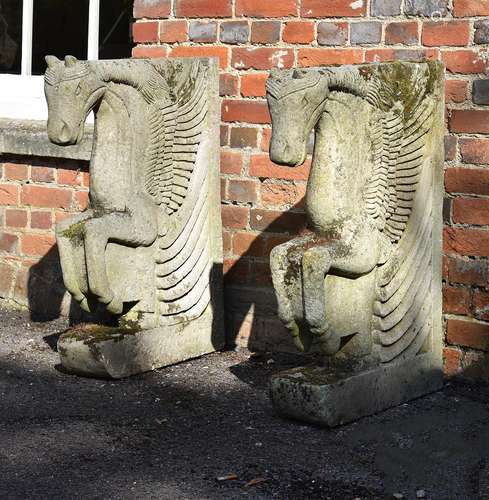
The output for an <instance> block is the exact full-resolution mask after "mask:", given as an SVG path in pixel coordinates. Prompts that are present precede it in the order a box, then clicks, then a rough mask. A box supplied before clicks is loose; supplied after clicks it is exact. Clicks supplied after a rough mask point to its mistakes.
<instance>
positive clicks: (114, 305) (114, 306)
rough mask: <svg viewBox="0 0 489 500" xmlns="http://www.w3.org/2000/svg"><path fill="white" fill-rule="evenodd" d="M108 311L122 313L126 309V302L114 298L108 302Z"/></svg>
mask: <svg viewBox="0 0 489 500" xmlns="http://www.w3.org/2000/svg"><path fill="white" fill-rule="evenodd" d="M106 307H107V311H109V312H110V313H112V314H122V311H123V309H124V304H123V302H122V300H119V299H112V300H111V301H110V302H109V303H108V304H107V306H106Z"/></svg>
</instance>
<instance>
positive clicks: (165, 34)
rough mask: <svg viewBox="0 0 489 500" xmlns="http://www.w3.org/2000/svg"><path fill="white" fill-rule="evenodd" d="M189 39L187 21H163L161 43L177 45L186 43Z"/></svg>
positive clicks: (161, 23) (161, 24)
mask: <svg viewBox="0 0 489 500" xmlns="http://www.w3.org/2000/svg"><path fill="white" fill-rule="evenodd" d="M187 39H188V24H187V21H161V22H160V42H162V43H176V42H186V41H187Z"/></svg>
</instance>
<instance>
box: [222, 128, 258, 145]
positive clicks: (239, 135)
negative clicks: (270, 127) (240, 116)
mask: <svg viewBox="0 0 489 500" xmlns="http://www.w3.org/2000/svg"><path fill="white" fill-rule="evenodd" d="M229 143H230V146H231V147H232V148H256V146H257V143H258V129H256V128H252V127H233V128H232V129H231V137H230V141H229Z"/></svg>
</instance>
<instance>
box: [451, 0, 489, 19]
mask: <svg viewBox="0 0 489 500" xmlns="http://www.w3.org/2000/svg"><path fill="white" fill-rule="evenodd" d="M453 13H454V15H455V16H456V17H473V16H489V0H453Z"/></svg>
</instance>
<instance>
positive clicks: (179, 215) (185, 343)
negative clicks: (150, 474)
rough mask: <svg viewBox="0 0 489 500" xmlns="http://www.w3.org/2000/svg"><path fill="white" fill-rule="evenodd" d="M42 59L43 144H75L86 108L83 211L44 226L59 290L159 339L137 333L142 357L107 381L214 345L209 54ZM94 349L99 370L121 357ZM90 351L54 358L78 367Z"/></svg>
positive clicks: (215, 251) (213, 113)
mask: <svg viewBox="0 0 489 500" xmlns="http://www.w3.org/2000/svg"><path fill="white" fill-rule="evenodd" d="M46 61H47V64H48V68H47V71H46V75H45V93H46V98H47V102H48V110H49V116H48V136H49V139H50V140H51V141H52V142H54V143H56V144H59V145H70V144H75V143H77V142H78V141H79V140H80V139H81V137H82V135H83V130H84V123H85V120H86V118H87V115H88V114H89V113H90V112H91V111H92V110H93V111H94V113H95V132H94V145H93V151H92V157H91V160H90V170H89V171H90V192H89V207H88V209H87V210H85V211H84V212H82V213H80V214H78V215H75V216H73V217H71V218H69V219H67V220H64V221H62V222H61V223H60V224H58V225H57V228H56V239H57V243H58V248H59V254H60V258H61V265H62V269H63V278H64V282H65V285H66V288H67V289H68V291H69V292H70V293H71V294H72V296H73V297H74V299H75V300H76V301H77V302H78V303H79V304H80V306H81V307H82V308H83V309H84V310H86V311H93V310H95V309H97V307H99V306H100V305H102V306H103V307H104V308H106V310H107V311H109V312H110V313H112V314H113V315H116V316H117V317H120V316H121V315H124V316H123V318H122V319H127V320H130V323H131V324H132V325H135V327H136V328H137V329H148V328H153V329H159V328H162V330H161V332H160V333H161V338H163V339H165V342H167V344H166V347H165V345H164V342H163V341H162V340H161V338H159V337H158V335H153V337H152V339H153V340H154V339H156V340H154V342H158V343H159V344H158V348H157V349H156V348H155V349H153V347H151V348H148V345H149V344H148V342H149V341H148V342H147V341H146V339H145V340H144V342H143V340H141V339H140V340H138V342H140V343H141V344H143V343H144V352H145V353H146V354H145V355H144V360H143V361H141V360H140V361H138V362H137V363H134V366H131V367H129V368H128V367H127V363H126V361H127V359H125V361H124V363H125V364H124V366H122V367H121V368H120V369H118V370H117V375H114V376H124V375H125V374H128V373H135V372H137V371H142V370H143V369H151V368H152V367H155V366H161V365H162V364H168V363H169V361H170V360H171V362H177V361H181V360H183V359H188V358H189V357H193V356H197V355H200V354H203V353H205V352H210V351H211V350H214V348H215V347H219V346H220V345H221V343H222V338H221V333H222V332H221V331H220V327H219V326H218V325H217V323H216V324H213V322H214V321H215V319H216V318H215V313H216V312H217V313H218V314H219V315H220V314H221V313H222V311H220V310H218V311H215V310H214V308H215V307H217V308H218V309H220V305H219V303H220V302H219V293H220V292H219V289H220V284H219V275H220V273H221V272H222V271H221V268H222V242H221V230H220V228H221V223H220V213H219V205H220V199H219V179H218V175H219V172H218V171H219V168H218V165H219V164H218V147H219V146H218V133H217V132H218V117H217V113H218V102H217V99H218V97H217V81H218V77H217V68H216V64H215V61H212V60H209V59H185V60H151V61H150V60H116V61H78V60H77V59H76V58H74V57H72V56H67V57H66V58H65V61H64V62H62V61H60V60H58V59H57V58H56V57H53V56H48V57H47V58H46ZM97 303H98V306H97ZM194 320H195V321H200V323H199V324H200V327H199V326H197V325H196V324H195V325H193V326H192V323H191V322H192V321H194ZM163 327H165V328H166V329H165V328H163ZM158 331H160V330H158ZM172 332H173V333H172ZM183 332H187V337H185V335H184V333H183ZM127 333H128V332H127V329H126V330H124V331H123V334H124V335H126V336H127ZM172 335H173V336H172ZM138 336H139V337H141V338H142V334H141V335H140V334H138ZM199 336H200V337H199ZM72 337H73V336H72ZM139 337H138V338H139ZM66 339H67V338H66ZM192 339H193V341H194V343H193V344H192V342H193V341H192ZM153 340H151V342H153ZM92 341H94V342H95V340H94V339H93V338H91V340H90V342H92ZM87 342H88V341H87ZM179 343H180V345H181V348H180V351H181V352H180V351H179V352H176V351H178V345H179ZM123 344H124V343H119V344H118V346H117V347H118V348H119V349H122V348H121V346H122V345H123ZM90 345H92V347H93V342H92V344H90ZM114 346H115V344H113V345H112V347H114ZM112 347H111V348H112ZM63 349H64V351H63V352H65V353H67V352H68V349H67V347H66V345H65V346H63ZM114 349H115V347H114ZM131 349H133V347H131ZM148 349H149V351H151V353H152V354H151V356H150V355H147V352H149V351H148ZM152 349H153V350H152ZM165 349H166V352H164V351H165ZM75 350H76V349H74V348H73V352H74V351H75ZM141 350H142V348H141V349H139V351H138V349H136V347H134V351H133V354H134V357H135V358H138V359H139V358H142V356H141V355H140V352H141ZM153 351H154V352H153ZM90 352H91V354H93V352H95V351H94V349H93V348H92V349H91V351H90ZM100 352H101V349H100V348H99V347H97V353H98V354H97V356H98V357H97V356H96V358H97V359H96V362H97V363H98V364H100V363H102V362H103V363H105V365H106V366H105V367H104V368H101V367H100V366H99V365H97V368H96V370H98V371H99V372H102V371H104V370H105V371H107V370H109V368H110V369H112V368H111V367H112V365H114V363H116V361H115V359H116V357H117V360H119V361H120V359H121V358H120V356H122V354H120V353H119V354H120V356H119V354H117V356H115V355H114V356H113V359H112V360H111V359H110V358H111V356H112V354H111V353H109V352H105V353H104V354H103V356H102V355H99V354H100ZM121 352H122V351H121ZM128 352H129V351H128ZM169 353H170V354H169ZM91 354H90V353H88V351H86V352H85V351H84V354H83V356H85V358H84V359H85V361H83V362H79V360H78V361H77V360H76V359H75V358H76V357H77V356H78V357H79V358H80V359H81V358H83V356H79V355H78V354H76V355H75V354H73V356H72V357H71V358H70V359H68V358H69V356H68V355H66V356H65V360H64V361H65V362H66V363H65V364H69V363H71V367H72V368H73V369H74V370H75V371H78V372H90V371H91V370H92V368H89V367H87V366H88V364H89V363H88V361H87V359H88V356H89V355H91ZM123 357H124V358H127V353H126V354H124V356H123ZM102 358H103V359H102ZM150 358H151V359H150ZM107 360H109V361H107ZM162 360H164V361H162ZM119 361H117V362H119ZM90 362H91V361H90ZM82 365H83V366H82ZM109 365H110V366H109ZM108 366H109V368H108ZM94 370H95V369H94ZM96 370H95V371H96ZM113 372H114V373H115V371H114V370H113Z"/></svg>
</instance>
